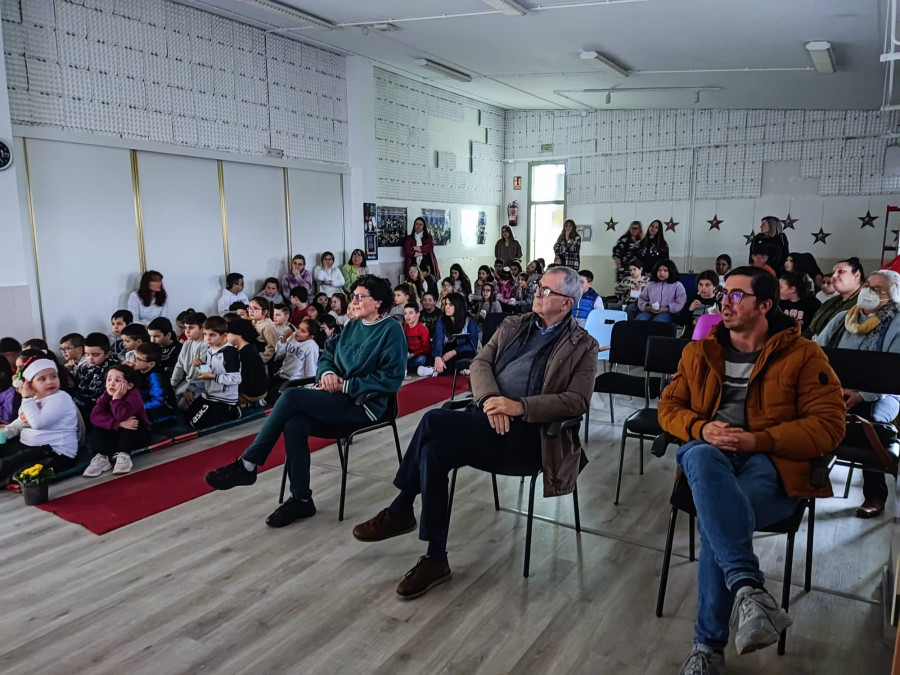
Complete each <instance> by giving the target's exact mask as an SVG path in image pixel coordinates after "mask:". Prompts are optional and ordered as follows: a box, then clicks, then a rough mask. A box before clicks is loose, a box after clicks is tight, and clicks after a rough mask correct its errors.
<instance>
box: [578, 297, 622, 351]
mask: <svg viewBox="0 0 900 675" xmlns="http://www.w3.org/2000/svg"><path fill="white" fill-rule="evenodd" d="M627 320H628V315H627V314H626V313H625V312H620V311H617V310H613V309H593V310H591V312H590V314H588V316H587V320H586V321H585V323H584V329H585V330H586V331H587V332H588V335H590V336H591V337H592V338H594V339H595V340H596V341H597V343H598V344H599V345H600V346H601V347H607V346H609V345H610V344H611V337H612V329H613V326H614V325H615V324H617V323H618V322H620V321H627ZM597 359H598V360H601V361H605V360H607V359H609V350H606V351H602V352H600V353H599V354H598V355H597Z"/></svg>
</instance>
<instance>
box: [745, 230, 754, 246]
mask: <svg viewBox="0 0 900 675" xmlns="http://www.w3.org/2000/svg"><path fill="white" fill-rule="evenodd" d="M742 236H743V237H744V246H749V245H750V242H751V241H753V237H755V236H756V232H754V231H753V230H750V234H745V235H742Z"/></svg>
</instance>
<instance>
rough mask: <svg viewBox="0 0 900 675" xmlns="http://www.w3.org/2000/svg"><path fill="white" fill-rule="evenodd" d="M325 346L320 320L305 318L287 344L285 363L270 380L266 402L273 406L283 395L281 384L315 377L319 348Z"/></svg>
mask: <svg viewBox="0 0 900 675" xmlns="http://www.w3.org/2000/svg"><path fill="white" fill-rule="evenodd" d="M324 346H325V333H324V332H323V331H322V327H321V326H320V325H319V322H318V321H313V320H312V319H304V320H303V321H301V322H300V325H299V326H297V332H295V333H294V336H293V339H291V340H289V341H288V342H287V344H286V345H285V354H284V363H283V364H282V366H281V369H280V370H279V371H278V372H277V373H275V375H274V376H273V377H272V380H271V381H270V382H269V395H268V396H267V397H266V402H267V403H268V404H269V405H270V406H271V405H275V401H277V400H278V397H279V396H281V392H280V391H279V389H280V388H281V385H283V384H284V383H285V382H289V381H290V380H298V379H300V378H304V377H313V378H314V377H315V376H316V366H317V365H318V364H319V350H320V349H321V348H322V347H324Z"/></svg>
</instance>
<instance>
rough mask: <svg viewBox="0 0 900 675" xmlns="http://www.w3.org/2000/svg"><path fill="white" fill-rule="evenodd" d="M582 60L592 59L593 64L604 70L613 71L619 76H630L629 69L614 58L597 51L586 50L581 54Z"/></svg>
mask: <svg viewBox="0 0 900 675" xmlns="http://www.w3.org/2000/svg"><path fill="white" fill-rule="evenodd" d="M579 56H580V57H581V60H582V61H590V62H591V63H592V64H594V65H595V66H597V67H598V68H600V69H602V70H607V71H611V72H612V73H613V74H614V75H616V76H617V77H628V70H627V69H626V68H623V67H622V66H620V65H619V64H618V63H616V62H615V61H613V60H612V59H608V58H606V57H605V56H603V54H601V53H599V52H595V51H585V52H581V54H579Z"/></svg>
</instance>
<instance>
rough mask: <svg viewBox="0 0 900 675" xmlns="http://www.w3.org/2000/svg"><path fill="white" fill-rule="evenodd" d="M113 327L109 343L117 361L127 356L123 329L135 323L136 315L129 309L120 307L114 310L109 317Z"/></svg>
mask: <svg viewBox="0 0 900 675" xmlns="http://www.w3.org/2000/svg"><path fill="white" fill-rule="evenodd" d="M109 323H110V326H111V327H112V335H111V336H110V340H109V345H110V349H109V351H110V353H112V355H113V356H114V357H115V359H116V361H121V360H122V358H123V357H124V356H125V343H124V341H123V340H122V331H123V330H125V327H126V326H129V325H131V324H132V323H134V315H132V313H131V312H129V311H128V310H127V309H119V310H116V311H115V312H113V315H112V316H111V317H110V319H109Z"/></svg>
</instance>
